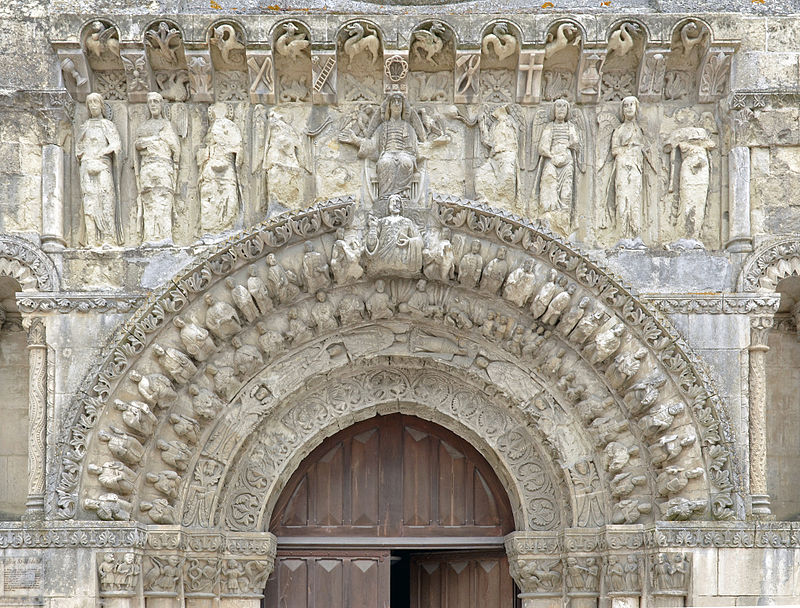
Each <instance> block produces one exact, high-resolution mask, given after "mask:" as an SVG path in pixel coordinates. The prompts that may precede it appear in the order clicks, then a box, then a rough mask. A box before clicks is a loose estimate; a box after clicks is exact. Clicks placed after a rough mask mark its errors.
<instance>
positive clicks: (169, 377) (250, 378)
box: [56, 194, 741, 529]
mask: <svg viewBox="0 0 800 608" xmlns="http://www.w3.org/2000/svg"><path fill="white" fill-rule="evenodd" d="M409 203H411V201H407V200H404V197H403V196H402V195H400V194H393V195H391V196H390V197H389V201H388V208H387V211H386V212H385V214H380V213H379V212H377V210H376V213H377V214H378V215H376V216H373V217H372V218H367V220H366V221H365V223H364V224H362V225H361V226H359V224H358V223H357V222H356V219H357V215H356V209H357V208H356V205H355V203H354V201H353V199H343V200H338V201H336V200H334V201H330V202H328V203H326V204H325V205H322V206H319V207H315V208H312V209H310V210H307V211H305V212H302V213H296V214H285V215H281V216H278V217H277V218H275V219H274V220H272V221H271V222H269V223H265V224H263V225H262V226H261V227H259V228H257V229H255V230H252V231H250V232H245V233H242V234H241V235H240V236H239V237H238V239H236V240H233V241H230V242H229V243H228V244H226V245H224V246H222V247H220V248H219V252H218V253H217V254H215V255H211V256H209V257H207V258H206V260H205V261H204V262H202V263H201V264H200V265H199V266H197V267H195V268H192V269H189V270H187V271H185V272H184V273H182V275H181V276H180V277H176V279H175V280H174V282H173V283H171V284H170V285H171V287H170V288H168V289H167V290H166V291H164V292H163V293H162V294H160V295H159V296H157V297H156V298H155V299H153V300H151V302H150V303H149V304H147V305H146V306H145V307H144V308H143V309H141V310H140V311H139V312H138V313H136V314H134V317H133V319H132V320H131V321H130V323H129V325H128V329H127V330H125V332H124V335H125V337H124V338H123V340H124V341H125V342H124V343H121V344H119V345H117V346H115V347H114V349H113V353H114V355H113V359H112V361H113V364H112V367H111V368H108V370H107V371H104V372H103V374H104V375H103V377H102V378H95V379H90V380H89V381H90V382H91V383H92V384H91V386H92V388H90V389H89V390H87V391H86V394H87V397H86V398H85V399H83V400H82V401H81V402H80V403H78V405H80V407H82V408H86V407H89V408H92V410H93V411H94V412H97V413H98V414H97V415H93V416H92V417H90V418H86V417H80V418H76V421H77V422H76V426H75V427H74V428H73V429H72V431H71V433H72V435H71V439H68V440H66V441H65V444H64V445H74V446H75V447H74V450H72V449H68V451H67V452H65V454H64V455H63V462H64V463H65V468H64V469H63V470H62V471H61V473H60V475H59V482H58V483H59V485H58V488H57V494H58V496H59V504H58V506H57V508H56V509H57V510H56V512H57V513H61V514H62V516H66V517H73V516H75V515H77V514H79V513H80V514H81V515H82V516H85V514H86V513H92V512H93V513H96V514H97V516H98V517H99V518H101V519H106V520H126V519H129V518H136V519H138V518H143V520H144V521H151V522H153V523H167V522H175V523H177V522H178V521H183V522H184V523H185V522H187V521H191V522H204V523H202V524H201V525H211V522H212V521H215V517H228V515H227V514H223V513H227V512H226V511H224V509H227V508H228V507H230V509H232V510H233V511H231V512H234V511H237V510H238V511H239V512H242V513H244V512H245V511H246V513H248V514H249V515H244V514H242V517H244V518H245V519H243V520H242V521H249V522H250V524H247V525H255V522H257V521H259V517H260V516H258V515H257V513H258V512H259V509H262V508H263V507H264V505H265V504H266V503H267V502H268V497H267V496H266V493H262V498H258V499H252V500H251V499H243V502H242V503H241V504H240V505H238V506H236V507H234V505H228V506H225V505H222V504H220V503H219V499H218V498H217V495H218V492H219V489H220V487H221V486H222V484H224V483H227V482H226V481H225V480H227V479H230V474H233V473H234V472H235V471H238V470H239V469H240V468H241V467H240V468H237V466H238V465H236V464H235V463H236V462H242V463H247V462H249V459H248V458H245V459H244V460H238V459H239V458H240V456H237V454H240V453H242V454H243V453H244V452H241V450H242V449H243V448H242V446H243V445H245V444H246V442H247V438H248V437H249V436H251V435H252V434H253V433H254V432H255V429H256V428H258V426H259V424H262V421H263V423H265V424H269V425H272V424H278V422H279V421H280V424H279V426H278V427H275V428H276V429H277V430H276V431H275V432H276V433H277V435H275V437H276V441H274V442H272V443H271V445H277V446H280V445H283V446H286V447H287V448H288V446H290V445H292V441H297V443H296V445H297V446H298V449H300V450H304V449H307V447H308V445H309V442H311V441H313V439H308V440H303V439H296V440H290V438H291V437H298V435H297V432H298V431H297V429H299V428H301V427H302V428H308V429H309V430H308V431H304V433H308V432H311V431H312V430H313V429H316V428H317V427H318V425H317V424H316V423H314V422H313V421H314V420H316V419H317V415H318V414H319V415H320V416H323V413H322V412H321V411H320V412H319V413H318V414H315V413H314V412H312V411H305V410H303V407H304V408H308V407H311V405H312V400H311V399H306V398H303V399H300V400H299V403H301V404H303V407H301V408H300V409H296V410H294V409H292V410H286V411H287V414H286V416H289V417H288V418H287V417H285V416H283V417H282V415H281V416H279V415H278V412H279V411H280V408H286V407H289V404H291V403H294V402H295V401H293V399H294V397H293V395H294V394H295V392H296V390H297V389H298V388H299V387H302V386H304V385H305V383H306V382H310V381H311V380H310V379H311V378H313V377H315V376H319V377H322V375H323V374H325V373H328V371H331V370H335V369H337V368H339V367H342V366H355V367H356V368H357V367H358V366H359V363H358V362H359V361H361V360H369V359H375V358H377V357H381V356H394V357H405V358H408V359H410V360H412V361H418V362H422V364H423V365H432V366H434V367H436V366H444V367H445V369H447V370H451V371H448V373H450V374H452V373H455V371H452V370H460V371H458V373H459V374H461V377H462V378H469V379H470V380H469V381H470V382H479V383H483V385H484V386H485V388H484V389H482V390H483V391H484V392H487V395H489V396H490V397H491V398H492V399H497V398H499V396H500V395H503V396H504V397H503V398H505V399H509V400H510V403H509V404H508V405H505V406H503V408H500V410H498V411H503V412H508V411H510V412H513V416H514V417H516V418H515V420H517V422H514V423H500V422H499V421H497V423H496V424H495V422H492V423H490V422H489V421H488V418H486V417H487V416H488V417H489V418H492V417H496V416H495V414H493V413H491V412H490V410H488V409H486V410H485V412H484V414H482V415H483V416H484V418H481V414H478V419H476V420H477V422H475V423H474V424H473V423H469V424H467V422H465V421H469V420H470V416H471V415H472V414H470V413H469V412H474V411H476V410H477V411H478V412H480V411H482V410H481V408H477V407H475V408H472V409H470V408H471V407H472V406H468V405H466V406H465V407H466V409H465V410H463V411H461V409H459V411H460V412H461V413H460V414H458V415H457V416H454V417H453V419H454V420H459V421H460V422H459V424H465V425H466V427H467V428H472V429H473V431H472V432H474V433H475V434H476V435H477V436H479V437H483V441H484V442H486V443H487V444H488V445H490V446H492V450H493V451H494V452H495V453H496V454H498V456H496V457H497V458H500V459H501V461H507V460H509V459H510V461H512V462H513V458H512V456H511V455H510V454H511V453H510V452H508V454H509V456H503V454H506V453H507V452H506V450H509V449H511V446H517V447H515V448H513V449H514V450H517V449H518V447H519V446H522V445H524V446H533V445H539V446H542V447H541V449H542V450H544V451H545V452H549V454H550V457H549V458H547V459H545V460H548V461H550V462H556V461H557V462H559V463H561V466H562V467H564V470H563V471H562V472H560V473H559V474H557V475H551V476H550V479H551V480H552V481H551V484H552V485H553V487H557V488H559V489H558V492H560V493H561V494H562V496H565V497H566V496H568V497H569V501H570V505H569V506H566V505H564V504H563V503H562V504H561V506H559V510H560V513H561V515H560V516H559V517H561V518H563V519H561V520H560V521H570V520H571V521H573V524H572V525H582V526H591V527H595V526H600V525H603V524H604V523H608V522H612V523H635V522H640V521H648V520H650V519H655V518H658V519H677V520H685V519H690V518H695V519H697V518H718V519H728V518H732V517H736V514H737V512H738V510H740V509H741V506H740V505H738V504H734V495H733V493H732V492H733V490H734V484H735V483H737V482H736V477H735V471H732V470H731V469H730V466H731V464H730V458H731V456H730V454H729V453H728V451H727V450H726V448H725V447H724V444H723V443H722V442H723V437H725V438H726V439H725V440H726V441H729V440H730V439H729V438H730V434H729V430H728V428H727V423H726V422H725V421H724V418H720V416H722V414H721V408H720V406H719V404H718V400H717V399H716V398H715V397H714V393H713V389H712V388H711V387H710V386H708V385H707V384H706V383H707V381H706V380H704V379H703V378H702V377H701V376H698V375H697V373H696V372H695V368H694V362H693V360H692V359H691V358H690V357H689V356H688V355H687V354H686V353H685V351H684V349H683V346H682V344H681V342H680V339H679V338H678V337H677V335H673V334H670V333H668V330H667V329H666V327H665V326H664V325H662V324H661V322H660V321H658V320H657V319H656V318H655V317H653V316H652V314H651V313H650V312H649V311H648V310H647V309H645V308H643V307H641V305H640V304H638V303H637V301H636V300H635V299H633V298H632V297H631V296H630V295H629V294H628V292H627V291H626V290H625V289H624V287H622V286H621V285H620V284H619V283H617V282H616V281H614V280H613V279H611V278H610V277H608V276H607V275H605V274H604V273H603V271H602V270H601V269H599V268H598V267H597V266H596V265H594V264H593V263H591V262H589V261H588V260H586V258H584V257H583V256H581V255H580V254H578V253H576V252H575V251H574V250H572V249H571V248H569V247H568V246H567V245H566V244H564V243H563V241H561V240H559V239H558V238H557V237H555V236H553V235H552V234H549V233H546V232H542V231H540V230H538V229H536V228H534V227H533V226H532V225H531V224H527V223H521V222H520V221H519V220H516V219H509V218H508V217H506V216H504V215H502V214H498V213H497V212H495V211H493V210H491V209H489V208H486V207H483V206H481V205H476V204H474V203H470V202H468V201H464V200H462V199H454V198H437V199H436V200H435V207H434V209H433V210H432V211H433V212H434V213H433V214H431V213H428V215H427V216H426V215H424V214H423V215H415V216H412V217H409V216H408V215H406V213H408V212H407V211H406V209H405V204H409ZM412 207H413V206H412ZM412 211H413V208H412ZM334 234H335V238H334ZM423 277H426V279H425V280H423ZM176 313H180V315H179V316H176ZM171 319H174V320H173V321H172V322H171V323H167V321H169V320H171ZM412 322H413V328H414V329H413V331H409V328H410V327H411V326H410V325H409V323H412ZM131 341H133V342H131ZM399 360H400V359H398V361H399ZM134 361H135V363H134V365H135V368H134V371H133V372H131V371H130V367H129V366H130V365H131V363H133V362H134ZM417 365H418V364H417ZM383 377H384V376H382V375H380V374H379V375H378V376H376V378H383ZM388 381H389V379H388V378H387V382H388ZM370 382H371V384H370V386H374V387H375V389H376V390H378V391H379V393H380V394H395V393H396V391H394V389H390V388H388V386H390V385H391V383H390V385H387V387H385V388H381V387H380V386H379V383H378V382H377V380H374V381H370ZM479 386H480V384H479ZM387 391H388V392H387ZM393 391H394V392H393ZM354 394H355V393H354ZM396 399H397V397H392V398H391V399H390V401H392V402H394V401H395V400H396ZM142 400H144V401H142ZM400 401H402V399H401V400H400ZM411 401H412V402H415V400H411ZM382 402H384V398H383V397H380V398H377V401H376V403H382ZM105 403H109V404H111V405H110V406H108V407H106V406H105V405H104V404H105ZM276 407H277V408H278V409H276ZM348 407H349V406H348ZM365 407H366V406H365ZM370 407H371V406H369V407H367V409H359V411H360V412H362V413H363V414H364V415H368V414H369V412H371V411H374V410H372V409H370ZM289 411H291V412H293V413H292V414H291V415H290V414H289V413H288V412H289ZM341 413H342V415H343V416H344V417H343V418H342V420H346V419H347V416H349V414H347V413H346V412H344V411H343V412H341ZM359 415H361V414H359ZM431 415H433V414H431ZM325 416H333V414H332V413H329V414H325ZM298 417H299V418H298ZM325 419H327V418H325ZM481 420H482V422H481ZM520 421H524V422H522V423H521V426H520ZM290 422H291V424H290ZM470 424H472V426H470ZM287 425H288V426H287ZM297 425H300V427H298V426H297ZM309 425H310V426H309ZM95 427H96V428H97V430H96V431H94V430H92V429H94V428H95ZM523 427H527V428H529V429H531V431H529V432H535V433H536V434H538V436H537V438H536V439H535V440H534V439H524V440H523V438H522V437H521V436H517V435H515V434H514V433H511V434H506V433H505V431H503V429H506V430H510V429H517V428H519V429H520V430H521V429H522V428H523ZM533 429H537V430H535V431H534V430H533ZM315 432H316V431H315ZM495 433H496V435H495ZM278 437H280V438H281V439H280V440H277V438H278ZM87 441H88V444H87ZM303 446H306V447H303ZM514 453H516V451H514ZM277 457H278V455H274V456H271V458H277ZM288 457H289V453H286V454H282V455H281V458H288ZM531 458H533V456H531ZM289 460H291V459H289ZM529 460H530V458H527V457H526V458H525V459H523V460H521V461H520V462H523V461H524V462H528V461H529ZM114 461H118V462H119V463H121V464H120V465H117V464H113V463H114ZM282 462H288V461H282ZM105 463H110V464H108V465H106V464H105ZM89 464H91V465H93V466H92V467H88V465H89ZM243 466H245V465H243ZM508 466H511V465H508ZM514 466H516V465H514ZM514 466H512V467H511V469H510V470H511V472H510V473H509V474H508V475H507V478H508V479H509V483H511V484H512V486H513V485H514V484H516V485H517V486H518V487H519V486H522V488H523V490H519V491H517V494H518V496H521V497H524V496H528V498H518V499H517V500H518V502H519V503H520V507H519V508H520V513H521V515H520V521H524V522H526V525H528V526H530V527H532V528H533V529H541V528H542V527H544V528H547V527H548V526H550V525H551V524H549V523H545V519H547V518H544V517H542V516H541V515H536V514H537V513H539V508H538V507H536V506H535V505H534V502H535V492H534V494H526V492H533V490H531V489H530V488H532V487H534V486H529V485H528V484H527V482H525V481H524V479H526V475H527V473H526V472H525V471H523V470H522V469H515V468H514ZM84 467H85V468H84ZM290 470H291V469H289V472H290ZM131 471H132V472H133V474H134V475H137V476H138V482H136V483H137V484H138V486H137V487H136V488H134V489H133V490H131V488H130V487H129V486H130V478H131V473H130V472H131ZM226 471H228V473H226ZM236 474H237V475H238V474H239V473H236ZM242 474H244V473H242ZM287 474H288V473H287ZM278 477H280V475H278ZM276 479H277V478H276ZM270 483H272V482H270ZM265 487H266V486H265ZM269 487H272V486H269ZM537 487H538V486H537ZM262 489H263V488H262ZM254 496H255V495H254ZM536 504H539V503H536ZM247 505H249V506H247ZM223 507H224V509H223ZM78 508H80V511H78ZM243 509H244V511H242V510H243ZM214 513H217V514H218V515H217V516H214V515H213V514H214ZM549 521H555V520H549ZM187 525H188V524H187ZM240 525H244V524H240ZM552 525H555V524H552Z"/></svg>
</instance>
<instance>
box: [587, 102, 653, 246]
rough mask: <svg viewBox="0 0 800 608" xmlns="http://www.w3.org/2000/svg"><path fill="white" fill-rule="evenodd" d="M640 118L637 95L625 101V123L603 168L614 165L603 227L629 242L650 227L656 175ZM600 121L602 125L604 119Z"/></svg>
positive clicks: (613, 137)
mask: <svg viewBox="0 0 800 608" xmlns="http://www.w3.org/2000/svg"><path fill="white" fill-rule="evenodd" d="M638 116H639V100H638V99H637V98H636V97H633V96H630V97H626V98H625V99H623V100H622V123H619V124H618V126H617V127H616V128H615V129H614V130H613V132H612V134H611V144H610V148H609V152H608V156H607V158H606V161H605V163H604V164H603V167H605V166H606V165H607V164H610V165H611V166H612V171H611V175H610V176H609V178H608V182H607V185H606V192H605V197H604V199H603V200H604V201H605V209H604V214H603V217H602V219H601V222H600V227H601V228H603V229H613V230H615V231H616V232H617V233H618V235H619V236H620V237H621V238H627V239H630V238H636V237H638V236H640V235H641V234H642V231H643V229H644V227H645V226H647V225H648V221H647V220H648V218H647V200H648V196H647V194H648V182H649V180H648V174H653V175H654V174H655V172H656V169H655V159H653V156H652V153H651V151H650V149H649V146H648V145H647V141H648V138H647V136H646V135H645V133H644V130H643V129H642V127H641V126H640V125H639V121H638ZM598 120H600V121H601V125H602V124H603V122H604V121H603V119H602V118H598ZM601 130H602V126H601ZM603 167H601V171H602V168H603ZM648 168H649V171H648Z"/></svg>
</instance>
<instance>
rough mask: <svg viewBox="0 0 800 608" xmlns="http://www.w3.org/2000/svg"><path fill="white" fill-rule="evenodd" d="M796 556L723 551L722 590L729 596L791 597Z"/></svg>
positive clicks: (775, 551) (765, 551)
mask: <svg viewBox="0 0 800 608" xmlns="http://www.w3.org/2000/svg"><path fill="white" fill-rule="evenodd" d="M794 570H795V555H794V552H793V551H790V550H783V549H748V550H747V551H742V550H741V549H719V586H720V589H721V590H724V592H725V593H728V594H733V595H738V596H745V595H754V596H758V595H791V594H792V593H793V590H792V585H793V583H794V577H795V573H794Z"/></svg>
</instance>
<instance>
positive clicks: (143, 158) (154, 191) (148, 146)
mask: <svg viewBox="0 0 800 608" xmlns="http://www.w3.org/2000/svg"><path fill="white" fill-rule="evenodd" d="M147 109H148V110H149V112H150V118H148V119H147V120H146V121H144V122H143V123H142V124H141V125H140V126H139V128H138V129H137V131H136V140H135V142H134V147H135V148H136V153H135V156H134V163H133V167H134V170H135V172H136V185H137V187H138V189H139V197H138V201H137V203H138V217H137V221H138V225H139V226H140V228H141V231H142V242H145V243H158V242H163V241H171V240H172V207H173V204H174V202H175V192H176V190H177V188H178V162H179V161H180V156H181V144H180V140H179V139H178V135H177V133H175V129H174V128H173V127H172V125H171V124H170V122H169V121H168V120H167V119H166V118H164V99H163V98H162V97H161V95H159V94H158V93H148V94H147Z"/></svg>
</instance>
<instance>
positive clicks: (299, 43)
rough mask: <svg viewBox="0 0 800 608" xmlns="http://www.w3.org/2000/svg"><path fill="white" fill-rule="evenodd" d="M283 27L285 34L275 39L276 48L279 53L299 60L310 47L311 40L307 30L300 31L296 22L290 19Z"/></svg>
mask: <svg viewBox="0 0 800 608" xmlns="http://www.w3.org/2000/svg"><path fill="white" fill-rule="evenodd" d="M283 27H284V32H283V34H281V35H280V36H278V39H277V40H276V41H275V50H276V51H277V52H278V54H279V55H281V56H283V57H289V58H290V59H293V60H295V61H297V60H298V59H300V57H301V56H302V55H303V54H304V53H305V52H306V51H307V50H308V49H309V47H310V46H311V41H310V40H308V36H307V35H306V33H305V32H301V31H300V28H299V27H298V26H297V24H296V23H292V22H291V21H290V22H289V23H287V24H286V25H284V26H283ZM298 32H299V33H298Z"/></svg>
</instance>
